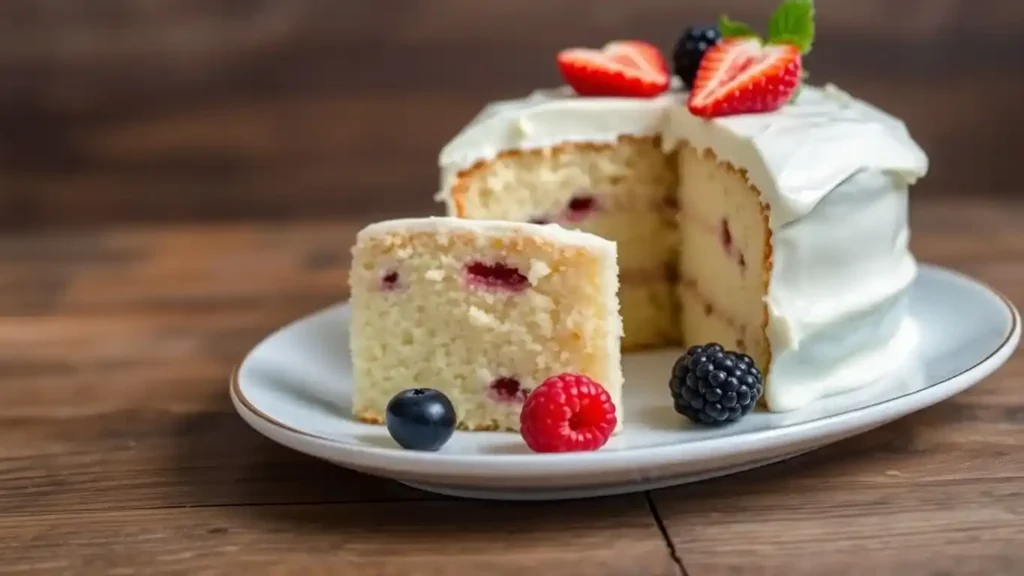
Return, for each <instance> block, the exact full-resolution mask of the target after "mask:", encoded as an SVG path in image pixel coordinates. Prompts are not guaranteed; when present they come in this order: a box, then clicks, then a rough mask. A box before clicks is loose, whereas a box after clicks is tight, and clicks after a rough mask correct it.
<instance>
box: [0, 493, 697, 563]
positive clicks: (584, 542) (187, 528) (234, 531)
mask: <svg viewBox="0 0 1024 576" xmlns="http://www.w3.org/2000/svg"><path fill="white" fill-rule="evenodd" d="M0 558H3V560H2V561H0V566H2V567H3V569H4V571H5V572H16V573H19V574H21V573H29V574H44V573H45V574H50V573H55V572H57V573H66V572H71V573H82V572H88V573H98V574H129V573H135V572H136V571H138V570H140V569H144V570H145V572H146V573H148V574H237V573H243V572H245V571H253V570H255V571H258V572H259V573H273V574H345V575H346V576H363V575H365V576H370V575H373V576H389V575H395V576H406V575H409V574H424V575H427V574H430V575H437V576H444V575H451V576H455V575H463V574H493V575H495V576H501V575H510V576H511V575H520V574H524V573H536V574H550V573H557V574H562V575H566V576H575V575H579V576H600V575H607V576H630V575H636V576H677V575H678V574H680V571H679V567H678V565H677V564H675V563H674V562H673V561H672V558H671V557H670V555H669V553H668V548H667V546H666V545H665V541H664V540H663V539H662V536H661V533H660V531H659V530H658V527H657V525H656V524H655V523H654V521H653V519H652V518H651V515H650V513H649V511H648V508H647V502H646V499H645V498H644V497H643V496H641V495H637V496H630V497H620V498H608V499H601V500H591V501H576V502H560V503H546V504H537V503H534V504H530V503H514V504H513V503H481V502H472V501H453V502H443V503H442V502H429V503H428V502H402V503H395V502H392V503H365V504H347V505H317V506H245V507H239V506H221V507H200V508H171V509H162V510H134V511H123V512H96V513H89V514H78V513H53V514H38V513H35V512H32V513H26V514H24V515H0ZM143 567H144V568H143Z"/></svg>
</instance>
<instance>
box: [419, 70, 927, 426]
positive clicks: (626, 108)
mask: <svg viewBox="0 0 1024 576" xmlns="http://www.w3.org/2000/svg"><path fill="white" fill-rule="evenodd" d="M684 99H685V94H683V93H680V92H678V91H673V92H669V93H666V94H664V95H662V96H659V97H657V98H652V99H641V98H636V99H632V98H576V97H574V96H572V93H571V91H569V90H567V89H560V90H548V91H538V92H535V93H534V94H532V95H531V96H529V97H527V98H524V99H520V100H511V101H504V102H498V103H495V104H492V105H490V106H488V107H487V108H485V109H484V111H483V112H481V113H480V114H479V115H478V116H477V117H476V118H475V119H474V120H473V121H472V122H471V123H470V124H469V125H468V126H467V127H466V128H465V129H464V130H463V131H462V132H461V133H460V134H459V135H458V136H457V137H456V138H455V139H454V140H453V141H452V142H451V143H449V144H448V145H447V146H446V147H445V148H444V150H443V151H442V152H441V156H440V159H439V163H440V168H441V194H440V196H439V198H441V199H444V200H446V201H450V198H449V194H448V191H449V190H450V188H451V183H452V181H453V180H454V178H456V177H457V175H458V173H459V172H460V171H462V170H465V169H466V168H468V167H470V166H472V165H474V164H475V163H477V162H479V161H482V160H488V159H491V158H494V157H495V156H497V155H498V154H500V153H501V152H504V151H507V150H527V149H545V148H548V147H550V146H552V145H555V144H558V143H562V142H599V143H603V142H614V141H615V140H617V139H618V138H619V136H621V135H660V136H662V141H663V144H664V147H665V149H666V150H667V151H668V150H671V149H672V148H673V147H675V146H676V145H677V144H678V143H679V142H680V141H683V140H686V141H688V142H689V143H690V144H691V145H693V146H695V147H696V148H698V149H711V150H713V151H714V153H715V154H716V156H717V157H718V158H719V159H720V160H723V161H726V162H729V163H730V164H732V165H734V166H736V167H737V168H740V169H743V170H744V171H745V172H746V174H747V177H748V178H749V180H750V182H751V184H753V185H754V186H755V187H756V188H757V189H758V190H760V191H761V194H762V201H763V202H765V203H766V204H767V205H768V206H769V208H770V217H769V225H770V227H771V230H772V247H773V267H772V274H771V279H770V283H769V288H768V293H767V294H766V296H765V301H766V303H767V308H768V314H769V318H768V337H769V340H770V342H771V349H772V365H771V366H770V368H769V374H768V378H769V383H768V386H766V400H767V401H768V404H769V406H770V408H771V409H772V410H775V411H784V410H791V409H795V408H799V407H801V406H805V405H807V404H808V403H810V402H812V401H814V400H816V399H818V398H821V397H824V396H828V395H831V394H835V393H838V392H842V391H845V390H849V389H851V388H853V387H856V386H857V385H859V384H858V383H867V382H868V381H869V380H870V379H872V378H876V377H877V376H879V375H880V372H879V371H880V370H884V369H885V367H886V366H888V365H890V364H892V363H894V362H898V361H900V359H901V358H902V357H903V356H904V355H905V353H906V351H907V350H908V349H909V347H910V345H911V344H912V343H913V341H914V340H915V338H916V336H915V332H914V330H913V327H912V326H910V325H909V324H908V323H907V322H906V321H905V319H906V312H905V308H906V293H907V288H908V287H909V285H910V284H911V283H912V282H913V280H914V278H915V276H916V274H917V264H916V261H915V260H914V257H913V255H912V254H911V253H910V251H909V247H908V240H909V231H908V227H907V210H908V187H909V186H910V185H911V184H912V183H914V182H915V181H916V180H917V179H918V178H921V177H923V176H924V175H925V174H926V173H927V171H928V159H927V157H926V156H925V154H924V152H923V151H922V150H921V149H920V148H919V147H918V145H917V144H916V143H915V142H914V141H913V140H912V139H911V137H910V135H909V133H908V132H907V129H906V127H905V126H904V124H903V123H902V122H900V121H899V120H898V119H896V118H894V117H892V116H890V115H888V114H885V113H884V112H882V111H880V110H878V109H877V108H874V107H872V106H870V105H868V104H866V103H864V102H861V101H859V100H857V99H855V98H853V97H851V96H850V95H848V94H846V93H844V92H842V91H840V90H838V89H837V88H835V87H831V86H829V87H826V88H824V89H818V88H813V87H804V88H803V90H802V92H801V94H800V96H799V97H798V98H797V99H796V100H795V101H794V102H793V103H791V104H790V105H787V106H785V107H783V108H781V109H780V110H778V111H776V112H773V113H769V114H748V115H738V116H728V117H723V118H715V119H712V120H706V119H702V118H697V117H695V116H693V115H691V114H690V113H689V111H688V110H687V109H686V107H685V105H683V102H684Z"/></svg>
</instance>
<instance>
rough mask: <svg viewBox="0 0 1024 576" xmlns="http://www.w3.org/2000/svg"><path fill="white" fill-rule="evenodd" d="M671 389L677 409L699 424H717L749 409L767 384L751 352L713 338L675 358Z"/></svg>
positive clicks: (755, 403)
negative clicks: (749, 354)
mask: <svg viewBox="0 0 1024 576" xmlns="http://www.w3.org/2000/svg"><path fill="white" fill-rule="evenodd" d="M669 390H670V391H671V392H672V400H673V401H674V405H675V410H676V412H678V413H679V414H682V415H683V416H686V417H687V418H689V419H690V420H692V421H693V422H696V423H698V424H704V425H708V426H717V425H722V424H728V423H730V422H735V421H736V420H739V419H740V418H742V417H743V416H744V415H746V414H747V413H748V412H750V411H751V410H752V409H753V408H754V406H755V405H757V401H758V399H760V398H761V394H762V393H763V392H764V386H763V384H762V382H761V372H760V371H758V369H757V368H756V367H755V366H754V361H753V360H752V359H751V358H750V356H747V355H746V354H741V353H738V352H732V351H729V350H725V349H724V348H722V346H721V345H720V344H716V343H714V342H712V343H710V344H705V345H703V346H693V347H691V348H690V349H689V350H687V351H686V354H683V355H682V356H680V357H679V359H678V360H676V363H675V365H674V366H673V367H672V377H671V378H670V379H669Z"/></svg>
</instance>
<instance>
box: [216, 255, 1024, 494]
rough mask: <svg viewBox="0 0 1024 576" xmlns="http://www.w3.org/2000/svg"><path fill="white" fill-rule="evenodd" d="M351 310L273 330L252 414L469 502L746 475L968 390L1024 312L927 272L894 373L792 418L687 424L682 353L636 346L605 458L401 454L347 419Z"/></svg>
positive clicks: (254, 373)
mask: <svg viewBox="0 0 1024 576" xmlns="http://www.w3.org/2000/svg"><path fill="white" fill-rule="evenodd" d="M349 313H350V311H349V307H348V305H347V304H339V305H337V306H333V307H331V308H328V309H326V310H323V311H321V312H318V313H316V314H313V315H311V316H308V317H306V318H303V319H302V320H299V321H297V322H295V323H293V324H290V325H288V326H286V327H284V328H282V329H281V330H279V331H277V332H275V333H274V334H272V335H271V336H269V337H268V338H267V339H265V340H264V341H263V342H261V343H260V344H259V345H257V346H256V347H255V348H254V349H253V350H252V351H251V352H250V353H249V354H248V356H247V357H246V358H245V360H244V361H243V362H242V365H241V366H240V367H239V368H238V370H236V371H235V373H234V375H233V376H232V379H231V398H232V401H233V403H234V405H235V408H236V409H237V410H238V412H239V414H241V416H242V418H244V419H245V421H246V422H248V423H249V425H251V426H252V427H253V428H255V429H256V430H257V431H259V432H260V433H261V434H263V435H265V436H267V437H268V438H270V439H272V440H274V441H276V442H279V443H280V444H283V445H285V446H287V447H289V448H292V449H295V450H298V451H300V452H304V453H306V454H309V455H312V456H315V457H317V458H322V459H325V460H328V461H330V462H334V463H336V464H338V465H341V466H345V467H347V468H352V469H355V470H359V471H362V472H366V473H369V474H375V475H378V476H383V477H387V478H392V479H395V480H398V481H399V482H403V483H406V484H409V485H412V486H415V487H418V488H421V489H424V490H429V491H432V492H437V493H441V494H448V495H455V496H464V497H472V498H491V499H505V500H512V499H516V500H550V499H565V498H583V497H591V496H603V495H610V494H621V493H628V492H636V491H641V490H648V489H653V488H660V487H665V486H671V485H676V484H682V483H686V482H693V481H697V480H702V479H706V478H710V477H715V476H722V475H725V474H730V473H733V472H737V471H740V470H746V469H749V468H754V467H757V466H762V465H765V464H768V463H771V462H776V461H779V460H783V459H785V458H789V457H792V456H796V455H798V454H802V453H804V452H807V451H809V450H813V449H815V448H819V447H821V446H825V445H826V444H829V443H832V442H835V441H837V440H841V439H843V438H847V437H850V436H853V435H855V434H858V433H861V432H864V431H866V430H870V429H872V428H875V427H878V426H881V425H882V424H885V423H887V422H891V421H893V420H895V419H897V418H900V417H903V416H905V415H907V414H910V413H912V412H915V411H917V410H921V409H923V408H926V407H928V406H931V405H933V404H936V403H938V402H941V401H943V400H945V399H947V398H949V397H951V396H953V395H955V394H958V393H960V392H963V391H964V390H966V389H967V388H969V387H971V386H972V385H974V384H975V383H977V382H978V381H980V380H981V379H983V378H985V377H986V376H988V375H989V374H991V373H992V372H993V371H994V370H995V369H996V368H998V367H999V366H1001V365H1002V364H1003V363H1004V362H1006V360H1007V359H1008V358H1009V357H1010V355H1011V354H1012V353H1013V351H1014V350H1015V349H1016V348H1017V343H1018V341H1019V339H1020V317H1019V314H1018V312H1017V310H1016V309H1015V308H1014V307H1013V305H1012V304H1011V303H1010V302H1009V301H1007V300H1006V298H1004V297H1002V296H1001V295H999V294H997V293H996V292H995V291H993V290H992V289H991V288H988V287H986V286H984V285H982V284H980V283H978V282H976V281H974V280H972V279H970V278H967V277H965V276H962V275H960V274H957V273H955V272H951V271H948V270H944V269H941V268H937V267H934V266H922V267H921V272H920V274H919V276H918V278H917V280H916V282H915V283H914V285H913V287H912V288H911V296H910V314H909V316H910V318H909V320H910V321H911V322H914V323H915V324H916V325H917V326H916V327H917V329H918V333H919V338H918V341H917V343H916V345H915V347H914V349H913V350H912V352H911V354H910V356H909V359H908V361H907V362H906V363H905V364H904V365H901V366H894V367H893V369H892V371H891V372H890V373H888V374H887V375H886V376H885V377H884V378H882V379H880V380H878V381H876V382H873V383H870V384H868V385H866V386H865V387H863V388H861V389H858V390H856V391H853V392H849V393H846V394H843V395H839V396H834V397H831V398H826V399H824V400H820V401H818V402H815V403H814V404H813V405H811V406H809V407H807V408H803V409H800V410H797V411H793V412H787V413H777V414H775V413H765V412H755V413H752V414H750V415H748V416H747V417H746V418H744V419H743V420H741V421H740V422H738V423H736V424H734V425H731V426H729V427H725V428H722V429H705V428H700V427H697V426H691V425H688V424H687V423H686V421H685V420H684V419H683V418H682V417H681V416H678V415H677V414H675V413H674V412H673V410H672V403H671V399H670V396H669V393H668V388H667V378H668V374H669V373H670V371H671V366H672V363H673V361H674V360H675V359H676V358H677V357H678V356H679V354H681V353H682V350H659V351H656V352H645V353H637V354H627V355H625V357H624V358H623V364H624V369H625V375H626V385H625V388H624V390H625V394H626V395H627V398H628V401H627V403H626V416H625V429H624V431H623V432H622V433H621V434H619V435H617V436H616V437H614V438H612V440H610V441H609V443H608V444H607V445H606V446H605V447H604V448H602V449H601V450H600V451H597V452H586V453H572V454H534V453H532V452H530V451H529V449H527V448H526V445H525V444H524V443H523V441H522V439H521V438H520V437H519V435H518V434H515V433H510V432H461V431H460V432H456V433H455V435H454V436H453V437H452V439H451V441H450V442H449V443H448V444H447V445H445V447H444V448H443V449H442V450H441V451H439V452H433V453H431V452H415V451H409V450H403V449H401V448H399V447H398V446H397V445H396V444H395V443H394V442H393V441H392V440H391V438H390V436H389V435H388V432H387V430H386V429H385V428H384V427H383V426H374V425H370V424H363V423H361V422H358V421H356V420H354V419H352V418H351V405H350V399H351V393H352V387H353V381H352V367H351V359H350V356H349V344H348V324H349Z"/></svg>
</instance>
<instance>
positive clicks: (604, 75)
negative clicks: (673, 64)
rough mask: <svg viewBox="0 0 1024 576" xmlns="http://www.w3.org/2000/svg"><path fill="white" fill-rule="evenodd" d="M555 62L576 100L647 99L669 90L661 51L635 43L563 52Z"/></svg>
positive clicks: (644, 43)
mask: <svg viewBox="0 0 1024 576" xmlns="http://www.w3.org/2000/svg"><path fill="white" fill-rule="evenodd" d="M557 60H558V69H559V71H560V72H561V73H562V77H563V78H564V79H565V82H566V83H567V84H568V85H569V86H572V88H573V90H575V91H576V93H577V94H579V95H580V96H618V97H633V98H651V97H654V96H657V95H658V94H661V93H662V92H665V91H666V90H668V87H669V79H670V76H669V70H668V64H667V63H666V62H665V58H664V57H663V56H662V54H661V51H660V50H659V49H658V47H657V46H653V45H651V44H648V43H647V42H642V41H639V40H620V41H616V42H609V43H608V44H605V45H604V46H603V47H602V48H600V49H594V48H567V49H565V50H562V51H561V52H559V53H558V58H557Z"/></svg>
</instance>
